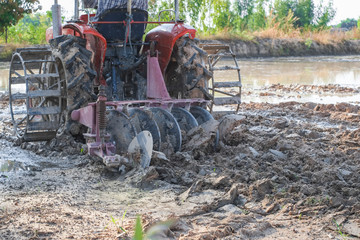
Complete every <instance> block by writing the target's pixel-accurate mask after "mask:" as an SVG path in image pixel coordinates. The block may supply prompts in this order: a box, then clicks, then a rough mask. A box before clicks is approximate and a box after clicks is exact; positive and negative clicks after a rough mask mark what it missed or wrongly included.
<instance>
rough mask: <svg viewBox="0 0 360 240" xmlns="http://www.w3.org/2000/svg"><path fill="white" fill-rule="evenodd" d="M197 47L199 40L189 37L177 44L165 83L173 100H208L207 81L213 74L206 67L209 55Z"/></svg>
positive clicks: (182, 38)
mask: <svg viewBox="0 0 360 240" xmlns="http://www.w3.org/2000/svg"><path fill="white" fill-rule="evenodd" d="M197 45H198V40H196V39H190V38H189V37H188V36H184V37H181V38H179V40H177V41H176V43H175V46H174V49H173V53H172V56H171V61H170V63H169V65H168V67H167V69H166V72H165V83H166V86H167V89H168V91H169V94H170V96H171V97H173V98H203V99H208V94H207V92H208V90H207V80H208V79H209V78H210V76H211V74H210V73H209V71H208V70H207V69H206V67H205V59H206V57H207V53H206V52H205V51H203V50H202V49H200V48H199V47H198V46H197Z"/></svg>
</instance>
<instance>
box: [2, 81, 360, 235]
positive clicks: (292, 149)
mask: <svg viewBox="0 0 360 240" xmlns="http://www.w3.org/2000/svg"><path fill="white" fill-rule="evenodd" d="M267 90H269V91H271V92H276V94H279V95H282V94H283V93H284V92H292V93H293V94H301V93H302V92H306V91H315V92H316V91H326V92H329V91H330V92H331V91H332V92H337V91H340V92H341V91H344V92H346V93H349V92H350V93H352V94H359V93H358V91H359V89H352V90H351V89H347V88H346V89H342V88H337V87H334V86H325V87H318V88H316V87H315V88H313V87H311V86H290V87H289V86H288V87H284V86H278V85H275V86H271V87H270V88H269V89H264V92H267ZM297 92H299V93H297ZM7 104H8V102H7V97H6V96H2V97H1V101H0V106H1V109H0V149H1V152H0V164H1V166H0V167H1V169H0V193H1V194H0V239H131V237H132V236H133V234H134V226H135V219H136V216H138V215H140V216H141V219H142V223H143V227H144V230H147V229H149V227H150V226H152V225H153V224H155V223H157V222H159V221H164V220H169V219H171V220H173V224H172V226H170V228H166V229H165V230H163V231H159V232H158V235H157V236H156V237H155V238H154V239H358V238H360V220H359V219H360V151H359V146H360V129H359V121H360V107H359V106H356V105H351V104H347V103H339V104H335V105H332V104H327V105H326V104H316V103H299V102H284V103H280V104H266V103H247V104H245V103H244V104H242V107H241V109H240V112H239V113H238V114H236V115H234V114H228V115H222V116H220V115H219V116H217V120H216V121H214V122H211V123H208V124H206V125H203V126H200V127H198V128H197V129H194V130H193V131H191V132H189V133H188V135H187V136H184V137H185V143H184V144H183V150H182V151H181V152H178V153H175V154H172V155H171V156H168V157H166V156H165V155H164V154H162V153H153V157H152V160H151V166H150V167H149V168H148V169H145V170H144V169H141V168H140V167H139V168H134V169H131V170H128V171H126V172H119V171H115V170H114V169H107V168H106V167H105V166H104V165H103V164H102V163H101V161H100V160H99V159H96V158H93V157H89V156H87V155H86V154H85V151H84V149H86V148H85V145H83V144H82V143H78V142H75V141H74V140H73V139H72V138H70V137H66V136H63V137H61V138H59V139H55V140H52V141H50V142H41V143H36V144H34V143H21V142H19V141H17V140H16V138H14V137H13V136H12V135H11V124H10V117H9V114H8V107H7ZM216 131H219V138H220V141H219V144H218V147H217V148H214V141H215V138H216ZM124 231H126V232H124Z"/></svg>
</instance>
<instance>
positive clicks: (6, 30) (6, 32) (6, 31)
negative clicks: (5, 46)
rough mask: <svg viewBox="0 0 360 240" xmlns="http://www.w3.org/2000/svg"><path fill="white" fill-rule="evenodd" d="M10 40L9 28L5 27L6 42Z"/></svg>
mask: <svg viewBox="0 0 360 240" xmlns="http://www.w3.org/2000/svg"><path fill="white" fill-rule="evenodd" d="M7 40H8V29H7V27H5V43H7Z"/></svg>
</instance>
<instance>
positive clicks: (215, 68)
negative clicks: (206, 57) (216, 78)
mask: <svg viewBox="0 0 360 240" xmlns="http://www.w3.org/2000/svg"><path fill="white" fill-rule="evenodd" d="M227 70H237V71H240V68H239V67H233V66H222V67H214V68H210V71H227Z"/></svg>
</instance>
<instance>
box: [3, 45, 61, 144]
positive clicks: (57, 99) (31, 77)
mask: <svg viewBox="0 0 360 240" xmlns="http://www.w3.org/2000/svg"><path fill="white" fill-rule="evenodd" d="M48 63H55V58H54V56H53V55H52V51H51V50H50V49H49V48H45V47H44V48H19V49H17V50H16V51H15V52H14V54H13V55H12V59H11V64H10V76H9V92H10V97H9V98H10V99H9V100H10V113H11V117H12V123H13V126H14V130H15V132H16V135H17V136H18V137H19V138H20V139H22V140H23V141H26V142H32V141H48V140H51V139H53V138H54V137H56V133H57V130H58V128H59V126H60V124H59V119H60V118H61V116H60V114H61V96H62V95H61V93H62V85H61V79H60V74H59V72H58V69H57V68H53V69H50V67H51V66H50V65H49V64H48ZM50 70H51V71H50ZM18 84H24V85H25V86H24V87H21V88H19V86H18ZM20 89H21V90H20ZM16 100H25V101H23V102H20V103H22V106H19V102H16V103H15V101H16ZM19 115H23V116H19Z"/></svg>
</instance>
